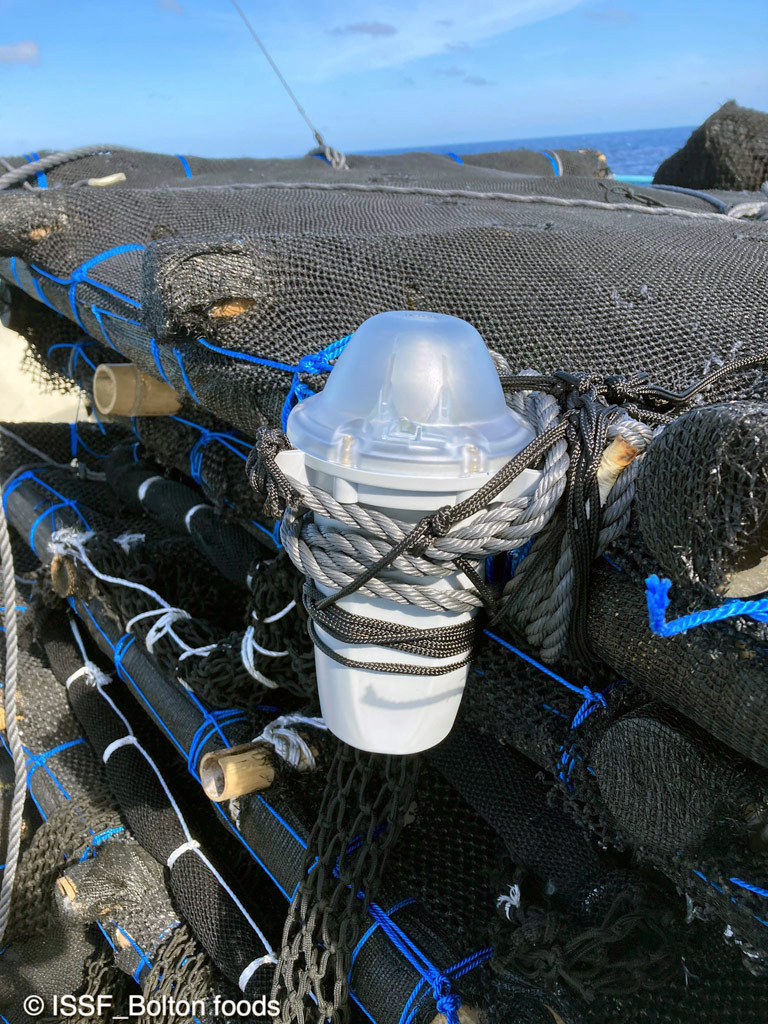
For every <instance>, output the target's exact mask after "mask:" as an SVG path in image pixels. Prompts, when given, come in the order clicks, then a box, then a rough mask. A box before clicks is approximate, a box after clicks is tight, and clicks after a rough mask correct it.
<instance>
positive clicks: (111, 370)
mask: <svg viewBox="0 0 768 1024" xmlns="http://www.w3.org/2000/svg"><path fill="white" fill-rule="evenodd" d="M93 401H94V402H95V404H96V408H97V409H98V411H99V412H100V413H101V414H102V416H172V415H173V414H174V413H177V412H178V411H179V409H180V408H181V399H180V397H179V395H178V394H177V393H176V392H175V391H174V390H173V388H172V387H170V386H169V385H168V384H165V383H164V382H163V381H161V380H157V379H156V378H155V377H150V376H149V374H146V373H142V371H141V370H140V369H139V368H138V366H134V364H133V363H101V365H100V366H98V367H97V368H96V373H95V374H94V375H93Z"/></svg>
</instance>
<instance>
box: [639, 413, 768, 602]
mask: <svg viewBox="0 0 768 1024" xmlns="http://www.w3.org/2000/svg"><path fill="white" fill-rule="evenodd" d="M767 446H768V404H766V403H764V402H730V403H727V404H720V405H707V406H703V407H701V408H699V409H694V410H692V411H691V412H689V413H687V414H686V415H684V416H681V417H680V418H679V419H678V420H676V421H675V422H674V423H673V424H671V426H669V427H668V428H667V429H666V430H665V431H664V432H663V433H662V434H661V436H660V437H658V438H656V439H655V440H654V442H653V443H652V444H651V445H650V447H649V449H648V452H647V454H646V456H645V458H644V459H643V463H642V469H641V473H640V478H639V480H638V488H637V518H638V524H639V527H640V530H641V532H642V536H643V540H644V542H645V546H646V547H647V549H648V551H649V553H650V554H651V556H652V558H653V559H654V561H655V564H656V565H657V567H658V570H659V571H660V572H661V573H662V574H663V575H664V576H669V577H670V578H671V579H673V580H674V581H676V582H678V583H682V584H683V585H687V586H690V585H691V584H695V585H696V586H697V587H698V588H702V589H706V590H707V591H709V592H710V594H711V596H712V597H717V596H718V595H722V594H724V593H725V594H728V595H729V596H731V595H733V596H738V597H745V596H747V595H749V594H759V593H761V592H762V591H763V590H765V589H767V588H768V567H766V568H761V564H760V563H761V560H762V558H763V557H764V555H765V554H766V552H768V457H766V451H767V450H768V448H767ZM734 590H735V591H736V593H735V594H733V591H734Z"/></svg>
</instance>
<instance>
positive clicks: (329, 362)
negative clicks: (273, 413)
mask: <svg viewBox="0 0 768 1024" xmlns="http://www.w3.org/2000/svg"><path fill="white" fill-rule="evenodd" d="M351 337H352V335H351V334H346V335H345V336H344V337H343V338H339V339H338V340H337V341H332V342H331V344H330V345H326V347H325V348H324V349H321V350H320V351H319V352H316V353H314V354H312V355H307V356H302V358H301V359H300V360H299V361H298V363H297V364H296V366H295V367H294V368H293V369H294V374H293V378H292V380H291V386H290V388H289V390H288V394H287V395H286V398H285V402H284V403H283V411H282V413H281V415H280V422H281V424H282V427H283V430H285V429H286V427H287V425H288V416H289V415H290V412H291V409H292V408H293V406H294V405H295V404H296V403H297V402H303V401H304V399H305V398H309V396H310V395H313V394H314V391H312V389H311V388H310V387H307V385H306V384H304V382H303V381H301V380H300V379H299V374H300V373H330V372H331V370H332V369H333V366H334V363H335V361H336V360H337V359H338V358H339V356H340V355H341V353H342V352H343V351H344V349H345V348H346V347H347V344H348V343H349V339H350V338H351Z"/></svg>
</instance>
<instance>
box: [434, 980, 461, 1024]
mask: <svg viewBox="0 0 768 1024" xmlns="http://www.w3.org/2000/svg"><path fill="white" fill-rule="evenodd" d="M446 989H447V991H446ZM450 989H451V983H450V982H449V981H448V980H447V978H446V979H443V980H442V981H441V983H440V987H439V988H438V989H437V990H436V991H435V993H434V995H435V1007H436V1008H437V1011H438V1013H442V1014H445V1019H446V1022H447V1024H460V1018H459V1010H460V1008H461V1003H462V999H461V996H460V995H458V993H456V992H451V990H450Z"/></svg>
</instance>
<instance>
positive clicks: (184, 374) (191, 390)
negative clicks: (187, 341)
mask: <svg viewBox="0 0 768 1024" xmlns="http://www.w3.org/2000/svg"><path fill="white" fill-rule="evenodd" d="M173 354H174V355H175V356H176V362H177V363H178V364H179V369H180V370H181V378H182V380H183V381H184V387H185V388H186V389H187V391H188V392H189V394H190V397H191V398H192V400H193V401H194V403H195V404H196V405H200V399H199V398H198V397H197V395H196V394H195V389H194V388H193V387H192V385H191V384H190V382H189V377H188V376H187V371H186V369H185V367H184V358H183V356H182V354H181V352H179V350H178V349H177V348H175V349H174V350H173Z"/></svg>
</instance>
